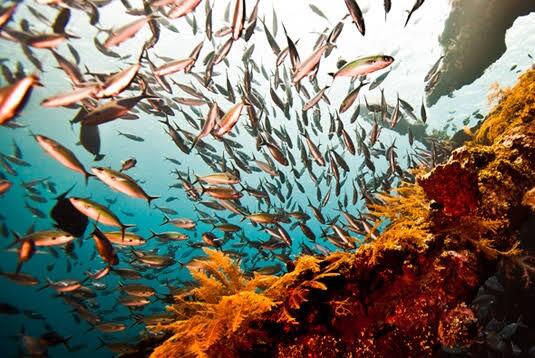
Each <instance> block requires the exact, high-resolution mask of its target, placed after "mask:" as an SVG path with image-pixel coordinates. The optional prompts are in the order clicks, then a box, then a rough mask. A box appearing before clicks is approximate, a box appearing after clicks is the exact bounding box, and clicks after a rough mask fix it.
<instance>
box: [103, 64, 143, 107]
mask: <svg viewBox="0 0 535 358" xmlns="http://www.w3.org/2000/svg"><path fill="white" fill-rule="evenodd" d="M140 68H141V63H139V62H138V63H136V64H134V65H132V66H130V67H128V68H126V69H124V70H122V71H120V72H117V73H115V74H113V75H110V76H108V77H107V78H106V81H104V83H102V84H101V85H100V86H99V88H98V91H96V92H95V93H94V96H95V97H96V98H107V97H115V96H118V95H119V94H120V93H121V92H123V91H124V90H125V89H126V88H127V87H129V86H130V84H131V83H132V81H133V80H134V78H135V77H136V76H137V74H138V71H139V70H140Z"/></svg>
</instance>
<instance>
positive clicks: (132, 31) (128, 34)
mask: <svg viewBox="0 0 535 358" xmlns="http://www.w3.org/2000/svg"><path fill="white" fill-rule="evenodd" d="M150 19H151V18H150V17H148V16H147V17H143V18H141V19H138V20H135V21H133V22H130V23H128V24H126V25H124V26H122V27H120V28H118V29H116V30H113V31H111V33H110V35H109V36H108V38H107V39H106V41H105V42H104V47H105V48H106V49H108V48H110V47H114V46H117V45H120V44H121V43H123V42H124V41H126V40H128V39H130V38H132V37H134V36H135V35H136V34H137V33H138V32H139V30H141V29H142V28H143V27H144V26H145V25H146V24H147V23H148V22H149V20H150Z"/></svg>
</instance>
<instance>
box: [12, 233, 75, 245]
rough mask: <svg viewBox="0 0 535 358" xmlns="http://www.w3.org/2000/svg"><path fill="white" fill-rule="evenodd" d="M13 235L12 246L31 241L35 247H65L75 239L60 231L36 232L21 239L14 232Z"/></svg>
mask: <svg viewBox="0 0 535 358" xmlns="http://www.w3.org/2000/svg"><path fill="white" fill-rule="evenodd" d="M13 235H14V236H15V240H14V242H13V243H12V245H14V244H16V243H19V242H25V241H31V242H33V244H34V245H35V246H36V247H49V246H59V245H65V244H67V243H69V242H71V241H73V240H74V239H75V236H74V235H72V234H70V233H68V232H65V231H60V230H44V231H36V232H34V233H31V234H29V235H26V236H23V237H21V236H20V235H19V234H17V233H16V232H13Z"/></svg>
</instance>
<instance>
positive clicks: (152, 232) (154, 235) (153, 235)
mask: <svg viewBox="0 0 535 358" xmlns="http://www.w3.org/2000/svg"><path fill="white" fill-rule="evenodd" d="M149 231H150V233H151V236H150V237H148V239H149V240H150V239H152V238H153V237H156V236H158V234H156V233H155V232H154V231H153V230H149Z"/></svg>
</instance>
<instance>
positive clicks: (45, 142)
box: [32, 134, 93, 184]
mask: <svg viewBox="0 0 535 358" xmlns="http://www.w3.org/2000/svg"><path fill="white" fill-rule="evenodd" d="M32 136H33V137H34V138H35V140H36V141H37V143H38V144H39V145H40V146H41V148H43V150H44V151H45V152H46V153H47V154H48V155H50V156H51V157H52V158H54V159H55V160H57V161H58V162H59V163H61V164H62V165H64V166H65V167H67V168H69V169H71V170H73V171H75V172H78V173H80V174H82V175H83V176H84V178H85V183H86V184H87V181H88V180H89V178H90V177H92V176H93V175H92V174H90V173H89V172H87V171H86V170H85V168H84V165H83V164H82V163H81V162H80V160H78V158H77V157H76V155H75V154H74V153H73V152H72V151H70V150H69V149H67V148H66V147H64V146H63V145H61V144H60V143H58V142H56V141H55V140H53V139H51V138H48V137H45V136H43V135H39V134H37V135H34V134H32Z"/></svg>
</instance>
